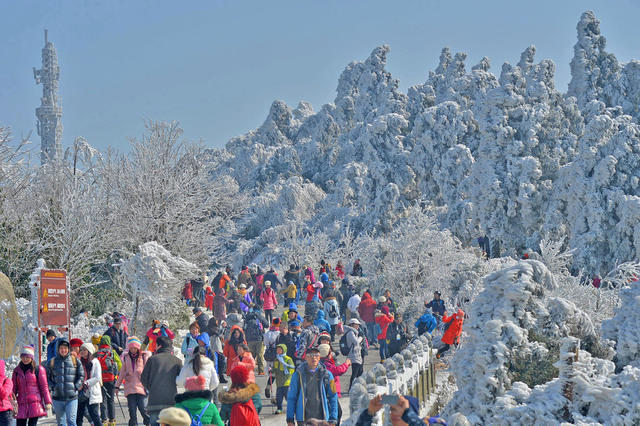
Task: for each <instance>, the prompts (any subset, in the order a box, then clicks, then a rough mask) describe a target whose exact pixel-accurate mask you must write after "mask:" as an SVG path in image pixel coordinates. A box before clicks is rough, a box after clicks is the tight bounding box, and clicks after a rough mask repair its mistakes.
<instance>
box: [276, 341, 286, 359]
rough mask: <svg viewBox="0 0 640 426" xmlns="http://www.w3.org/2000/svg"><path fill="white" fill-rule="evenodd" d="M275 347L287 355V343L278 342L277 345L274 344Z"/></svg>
mask: <svg viewBox="0 0 640 426" xmlns="http://www.w3.org/2000/svg"><path fill="white" fill-rule="evenodd" d="M276 348H280V349H282V354H283V355H285V356H286V355H287V345H285V344H284V343H280V344H279V345H278V346H276Z"/></svg>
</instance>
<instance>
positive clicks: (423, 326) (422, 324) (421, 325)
mask: <svg viewBox="0 0 640 426" xmlns="http://www.w3.org/2000/svg"><path fill="white" fill-rule="evenodd" d="M425 331H427V322H426V321H421V322H420V323H418V336H422V335H423V334H424V333H425Z"/></svg>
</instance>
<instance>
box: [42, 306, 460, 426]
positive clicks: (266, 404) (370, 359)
mask: <svg viewBox="0 0 640 426" xmlns="http://www.w3.org/2000/svg"><path fill="white" fill-rule="evenodd" d="M277 312H278V315H282V312H283V308H282V305H279V306H278V309H277ZM303 312H304V307H301V312H300V313H301V315H302V313H303ZM209 314H210V313H209V312H207V315H209ZM176 334H177V333H176ZM179 343H181V342H177V341H176V342H175V344H176V345H178V344H179ZM337 346H338V338H336V341H335V342H334V343H333V347H334V348H336V349H337ZM344 360H345V357H344V356H341V355H339V357H338V362H339V363H342V362H344ZM379 362H380V355H379V353H378V351H377V350H375V349H373V348H371V350H370V351H369V355H368V356H367V358H366V359H365V363H364V372H365V373H366V372H367V371H369V370H370V369H371V368H373V366H374V365H376V364H378V363H379ZM447 377H448V374H443V372H439V373H438V374H437V376H436V381H437V383H436V386H438V385H439V384H440V383H442V381H444V380H446V379H447ZM267 378H268V376H257V375H256V382H257V384H258V386H260V389H262V392H261V395H262V405H263V407H262V412H261V413H260V421H261V423H262V425H263V426H275V425H285V424H286V416H285V414H279V415H275V414H274V412H275V410H276V407H275V405H274V404H272V403H271V400H270V399H267V398H266V397H265V395H264V389H265V387H266V385H267ZM350 379H351V368H349V370H347V372H346V373H345V374H343V375H342V376H340V383H341V386H342V389H343V390H344V392H343V394H342V397H341V398H340V399H339V401H340V406H341V407H342V419H346V418H348V417H349V415H350V412H349V395H348V393H347V391H348V389H349V381H350ZM229 384H230V383H229ZM229 384H227V386H228V385H229ZM222 386H223V385H220V387H219V392H220V391H222ZM275 389H276V387H275V384H274V386H273V388H272V390H273V396H274V397H275ZM438 389H439V386H438V387H436V392H435V393H434V394H433V395H432V396H431V400H432V401H435V400H436V398H437V395H438ZM180 391H181V390H179V392H180ZM119 399H120V402H121V403H122V408H123V410H124V413H125V414H126V415H127V416H123V413H122V411H123V410H121V409H120V407H119V406H118V401H117V400H116V421H117V425H118V426H120V425H122V426H125V425H128V410H127V399H126V398H125V397H124V395H123V394H121V395H120V398H119ZM284 406H285V407H284V408H285V413H286V403H285V404H284ZM138 420H139V422H140V424H142V423H141V422H142V419H141V418H140V417H139V416H138ZM38 424H55V416H50V417H47V418H43V419H41V420H40V421H39V422H38Z"/></svg>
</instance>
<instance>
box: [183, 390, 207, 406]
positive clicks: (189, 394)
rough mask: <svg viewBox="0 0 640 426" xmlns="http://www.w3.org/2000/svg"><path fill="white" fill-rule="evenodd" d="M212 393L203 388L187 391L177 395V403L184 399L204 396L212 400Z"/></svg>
mask: <svg viewBox="0 0 640 426" xmlns="http://www.w3.org/2000/svg"><path fill="white" fill-rule="evenodd" d="M211 397H212V393H211V391H210V390H206V389H205V390H201V391H186V392H184V393H179V394H177V395H176V396H175V398H174V399H175V401H176V404H179V403H181V402H184V401H188V400H190V399H194V398H203V399H206V400H207V401H211Z"/></svg>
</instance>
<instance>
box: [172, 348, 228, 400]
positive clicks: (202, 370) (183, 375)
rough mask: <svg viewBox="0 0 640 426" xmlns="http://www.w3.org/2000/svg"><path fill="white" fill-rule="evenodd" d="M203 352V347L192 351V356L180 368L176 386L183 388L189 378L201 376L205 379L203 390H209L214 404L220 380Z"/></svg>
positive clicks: (214, 367)
mask: <svg viewBox="0 0 640 426" xmlns="http://www.w3.org/2000/svg"><path fill="white" fill-rule="evenodd" d="M205 351H206V349H205V348H204V347H203V346H198V347H196V348H194V349H193V356H192V357H191V359H190V360H189V361H187V362H185V363H184V365H183V366H182V370H180V374H179V375H178V377H176V384H177V385H178V386H183V387H184V385H185V383H186V381H187V379H188V378H189V377H193V376H202V377H204V379H205V384H204V388H205V389H209V390H211V393H212V395H213V398H212V399H213V402H216V400H217V398H218V392H217V391H218V385H219V384H220V380H219V378H218V373H217V371H216V366H215V364H214V363H213V361H211V360H210V359H209V358H208V357H207V356H206V355H205Z"/></svg>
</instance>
